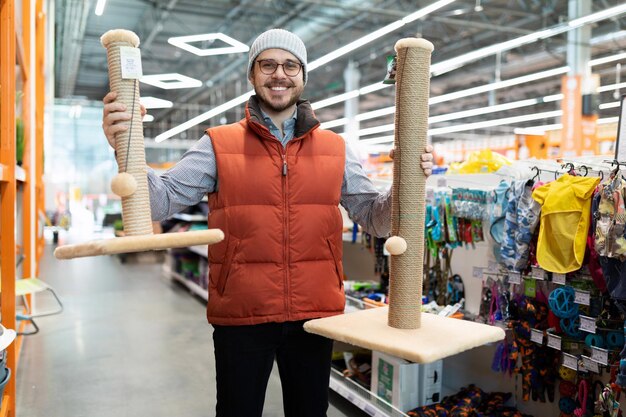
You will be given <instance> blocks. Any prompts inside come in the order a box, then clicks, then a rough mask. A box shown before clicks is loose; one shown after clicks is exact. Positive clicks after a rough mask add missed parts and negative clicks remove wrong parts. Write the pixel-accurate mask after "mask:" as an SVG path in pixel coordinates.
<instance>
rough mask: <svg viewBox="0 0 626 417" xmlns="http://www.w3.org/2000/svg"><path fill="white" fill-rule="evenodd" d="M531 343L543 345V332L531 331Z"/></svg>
mask: <svg viewBox="0 0 626 417" xmlns="http://www.w3.org/2000/svg"><path fill="white" fill-rule="evenodd" d="M530 341H531V342H535V343H538V344H540V345H543V331H542V330H537V329H530Z"/></svg>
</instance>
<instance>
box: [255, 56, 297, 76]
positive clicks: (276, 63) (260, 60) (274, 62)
mask: <svg viewBox="0 0 626 417" xmlns="http://www.w3.org/2000/svg"><path fill="white" fill-rule="evenodd" d="M263 62H271V63H273V64H275V65H276V67H275V68H274V71H272V72H270V73H267V72H265V71H263V67H262V63H263ZM256 63H257V64H259V71H261V73H263V74H265V75H272V74H274V73H275V72H276V71H277V70H278V67H279V66H280V67H283V73H285V75H286V76H287V77H296V76H297V75H298V74H300V71H302V67H303V66H304V65H302V63H300V62H294V61H285V62H283V63H282V64H279V63H278V62H276V61H274V60H273V59H257V60H256ZM285 64H295V65H297V66H298V71H297V72H296V73H295V74H293V75H292V74H289V73H287V70H286V69H285Z"/></svg>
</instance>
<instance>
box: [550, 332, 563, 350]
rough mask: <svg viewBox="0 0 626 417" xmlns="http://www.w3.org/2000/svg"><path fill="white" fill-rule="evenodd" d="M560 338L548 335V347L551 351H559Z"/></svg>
mask: <svg viewBox="0 0 626 417" xmlns="http://www.w3.org/2000/svg"><path fill="white" fill-rule="evenodd" d="M561 343H562V341H561V336H557V335H555V334H552V333H548V346H549V347H551V348H552V349H556V350H561Z"/></svg>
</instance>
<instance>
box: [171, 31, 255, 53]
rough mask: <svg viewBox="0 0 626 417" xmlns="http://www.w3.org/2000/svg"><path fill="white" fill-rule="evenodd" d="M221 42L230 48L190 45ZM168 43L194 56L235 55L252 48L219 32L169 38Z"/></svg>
mask: <svg viewBox="0 0 626 417" xmlns="http://www.w3.org/2000/svg"><path fill="white" fill-rule="evenodd" d="M215 40H220V41H222V42H224V43H227V44H229V45H230V46H227V47H221V48H213V47H211V48H206V49H200V48H197V47H195V46H193V45H190V43H191V42H202V41H215ZM167 42H168V43H169V44H170V45H174V46H176V47H178V48H180V49H184V50H185V51H187V52H191V53H192V54H196V55H198V56H209V55H222V54H235V53H240V52H248V51H249V50H250V48H249V47H248V45H246V44H245V43H242V42H239V41H238V40H237V39H233V38H231V37H230V36H228V35H226V34H224V33H221V32H218V33H204V34H201V35H190V36H177V37H173V38H169V39H168V40H167Z"/></svg>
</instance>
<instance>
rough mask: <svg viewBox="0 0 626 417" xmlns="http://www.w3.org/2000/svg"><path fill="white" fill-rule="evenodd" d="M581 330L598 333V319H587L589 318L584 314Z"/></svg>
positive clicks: (581, 318) (581, 320)
mask: <svg viewBox="0 0 626 417" xmlns="http://www.w3.org/2000/svg"><path fill="white" fill-rule="evenodd" d="M580 330H582V331H584V332H587V333H594V334H595V332H596V319H595V317H587V316H583V315H582V314H581V315H580Z"/></svg>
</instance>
